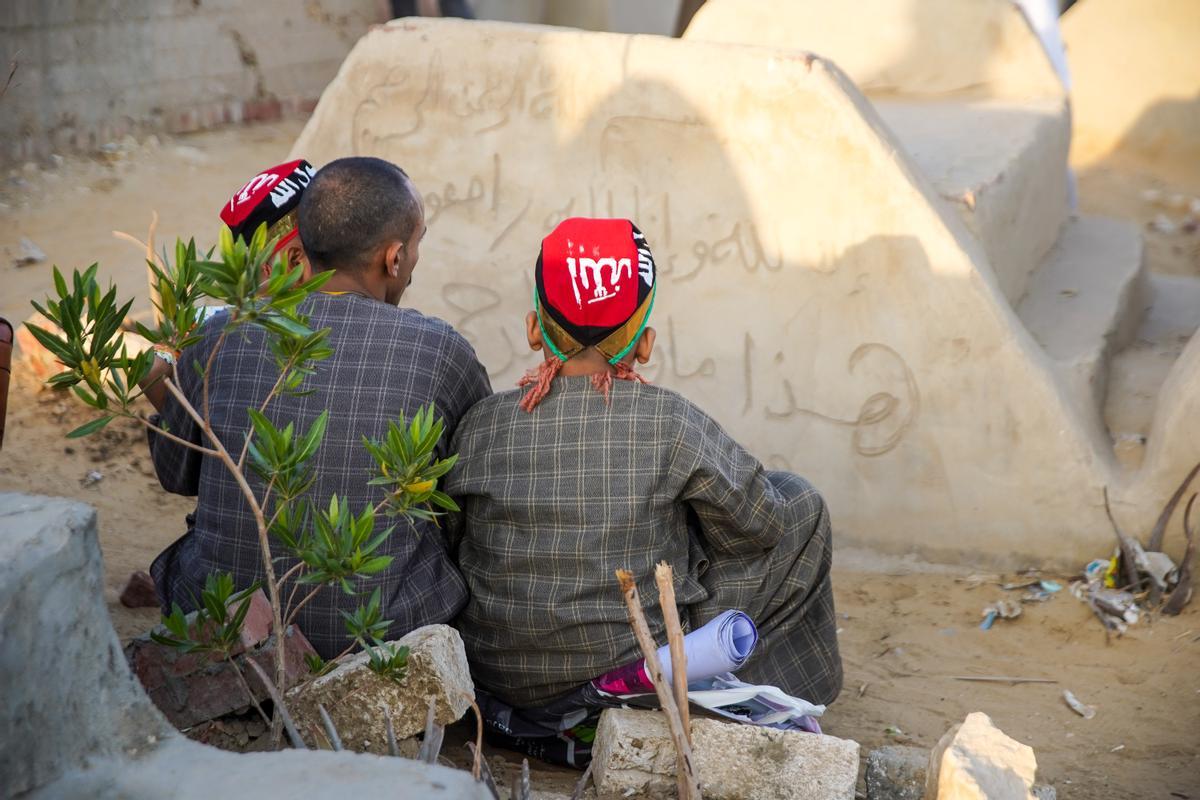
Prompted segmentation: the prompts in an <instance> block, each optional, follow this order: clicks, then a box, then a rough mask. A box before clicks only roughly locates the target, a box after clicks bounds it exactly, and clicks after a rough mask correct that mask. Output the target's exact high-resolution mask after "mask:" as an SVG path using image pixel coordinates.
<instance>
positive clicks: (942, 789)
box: [925, 711, 1037, 800]
mask: <svg viewBox="0 0 1200 800" xmlns="http://www.w3.org/2000/svg"><path fill="white" fill-rule="evenodd" d="M1036 773H1037V758H1036V757H1035V756H1034V754H1033V748H1031V747H1029V746H1028V745H1024V744H1021V743H1020V742H1018V741H1017V740H1015V739H1012V738H1010V737H1008V736H1006V735H1005V734H1004V732H1003V731H1001V730H1000V729H999V728H997V727H996V725H995V724H994V723H993V722H992V720H991V718H990V717H988V715H987V714H984V713H982V712H979V711H976V712H973V713H971V714H968V715H967V718H966V719H965V720H964V721H963V722H961V723H959V724H958V725H955V726H954V727H953V728H951V729H950V730H948V731H947V732H946V734H945V735H944V736H942V738H941V741H939V742H938V743H937V746H936V747H934V748H933V752H932V753H930V755H929V773H928V775H927V777H926V784H925V797H926V798H928V799H929V800H1033V798H1035V797H1036V795H1035V794H1034V793H1033V780H1034V775H1035V774H1036Z"/></svg>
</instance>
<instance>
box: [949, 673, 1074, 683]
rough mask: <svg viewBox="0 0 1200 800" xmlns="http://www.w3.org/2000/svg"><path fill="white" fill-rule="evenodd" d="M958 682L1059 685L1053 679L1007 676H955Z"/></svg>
mask: <svg viewBox="0 0 1200 800" xmlns="http://www.w3.org/2000/svg"><path fill="white" fill-rule="evenodd" d="M954 680H956V681H984V682H986V683H1012V684H1017V683H1058V681H1056V680H1054V679H1053V678H1010V677H1008V676H1007V675H955V676H954Z"/></svg>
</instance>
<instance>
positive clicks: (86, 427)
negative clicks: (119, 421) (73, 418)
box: [67, 417, 115, 439]
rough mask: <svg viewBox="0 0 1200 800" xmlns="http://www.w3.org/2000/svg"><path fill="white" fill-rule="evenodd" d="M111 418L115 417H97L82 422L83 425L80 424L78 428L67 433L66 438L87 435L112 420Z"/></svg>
mask: <svg viewBox="0 0 1200 800" xmlns="http://www.w3.org/2000/svg"><path fill="white" fill-rule="evenodd" d="M113 419H115V417H99V418H97V419H94V420H92V421H91V422H87V423H84V424H83V425H80V426H79V427H78V428H76V429H75V430H73V431H71V432H70V433H68V434H67V438H68V439H78V438H80V437H81V436H87V435H89V434H92V433H95V432H96V431H98V430H100V429H101V428H103V427H104V426H105V425H107V424H108V423H110V422H112V421H113Z"/></svg>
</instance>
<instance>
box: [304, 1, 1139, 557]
mask: <svg viewBox="0 0 1200 800" xmlns="http://www.w3.org/2000/svg"><path fill="white" fill-rule="evenodd" d="M1018 21H1020V22H1022V24H1023V20H1020V18H1018ZM1046 75H1047V76H1049V78H1050V79H1051V80H1052V79H1053V74H1052V73H1051V72H1050V71H1049V67H1048V66H1047V67H1046ZM293 154H294V155H296V156H304V157H306V158H309V159H310V160H312V161H314V163H325V162H327V161H329V160H331V159H333V158H337V157H339V156H344V155H353V154H358V155H376V156H381V157H385V158H389V159H391V160H393V161H395V162H397V163H399V164H401V165H402V166H403V167H405V169H406V170H408V171H409V173H410V174H411V175H412V176H413V177H414V179H415V181H416V183H417V185H418V186H419V187H420V188H421V189H422V190H423V191H424V192H425V203H426V215H427V217H426V218H427V222H428V224H429V226H430V233H429V235H428V237H427V238H426V240H425V244H424V245H423V248H422V262H421V265H420V267H419V268H418V270H417V273H416V276H415V280H414V284H413V287H412V289H411V290H410V292H411V293H410V295H407V296H406V297H407V298H408V302H411V303H412V304H413V305H414V306H416V307H419V308H421V309H422V310H425V311H428V312H430V313H434V314H437V315H439V316H443V317H444V318H446V319H448V320H449V321H450V322H451V323H452V324H454V325H456V326H457V327H458V328H459V329H460V330H462V331H463V332H464V333H465V334H466V336H467V337H468V338H469V339H470V340H471V341H472V343H473V344H474V345H475V347H476V349H477V351H478V353H479V355H480V357H481V359H482V360H483V361H484V363H485V364H486V365H487V366H488V368H489V370H490V372H491V374H492V378H493V382H494V384H495V385H496V386H497V387H500V388H503V387H505V386H508V385H511V384H512V383H513V382H514V381H515V379H516V378H517V377H518V376H519V375H520V373H521V372H522V370H524V369H525V368H527V367H529V366H531V365H532V364H533V363H534V357H533V355H532V354H530V353H528V352H527V351H526V349H525V347H524V345H523V344H522V341H523V339H522V334H521V319H522V317H523V315H524V313H525V311H526V310H527V309H528V307H529V301H528V297H529V295H530V291H531V288H530V275H531V272H532V264H533V261H534V259H535V257H536V254H537V248H538V245H539V242H540V239H541V237H542V236H544V235H545V234H546V233H547V232H548V231H549V230H550V229H551V227H553V225H554V224H556V222H557V221H558V220H560V219H562V218H563V217H565V216H569V215H597V216H603V215H609V214H612V215H627V216H630V217H632V218H635V219H636V220H637V222H638V223H639V225H640V226H641V227H642V228H643V230H644V231H645V232H646V234H647V237H648V239H649V241H650V244H651V246H652V248H653V249H654V251H655V254H656V259H657V261H658V263H659V265H660V276H661V278H660V279H661V287H660V294H659V299H658V301H657V306H656V308H655V312H654V320H653V323H652V324H654V325H655V326H656V327H657V328H658V330H659V333H660V339H659V347H658V352H657V354H656V357H655V359H654V363H653V364H652V368H651V369H650V370H648V375H649V376H650V377H651V378H652V379H653V380H655V381H657V382H659V383H662V384H664V385H666V386H669V387H671V388H675V389H678V390H679V391H681V392H683V393H685V394H686V395H688V396H689V397H691V398H693V399H695V400H696V401H697V402H699V403H701V404H702V405H703V406H704V407H705V408H706V409H708V410H709V411H710V412H711V413H713V414H714V415H715V416H716V417H717V419H718V420H720V421H721V422H722V424H724V425H725V426H726V427H727V428H729V429H730V430H731V431H732V432H733V433H734V435H736V436H737V437H738V438H739V439H741V440H742V441H744V442H746V443H747V445H749V446H750V447H751V448H752V449H753V450H754V452H756V453H757V454H758V455H759V456H760V457H761V458H762V459H763V460H764V461H765V462H766V463H767V464H769V465H771V466H776V467H783V468H789V469H793V470H796V471H798V472H800V473H802V474H805V475H807V476H808V477H809V478H810V479H812V480H813V481H814V482H815V483H816V484H817V485H818V486H819V487H820V488H821V490H822V491H823V492H824V493H825V494H826V496H827V497H828V498H829V501H830V504H831V507H832V509H833V513H834V515H835V520H836V522H835V525H836V527H837V529H838V531H839V535H840V537H841V539H842V540H843V541H847V542H854V543H865V544H870V545H872V546H875V547H878V548H882V549H886V550H893V551H910V550H916V551H919V552H922V553H924V554H925V555H929V556H933V557H949V558H955V559H959V558H961V557H962V554H963V553H969V554H970V557H971V558H972V559H974V560H976V561H992V562H995V563H1001V562H1003V563H1014V562H1016V561H1018V560H1022V559H1025V558H1026V557H1029V556H1036V557H1038V558H1039V559H1041V560H1043V561H1046V560H1058V561H1064V562H1066V561H1077V560H1078V559H1080V558H1084V557H1090V556H1091V555H1092V554H1094V553H1095V552H1096V549H1097V548H1101V549H1104V548H1107V547H1108V546H1109V543H1110V538H1109V533H1108V529H1107V522H1106V520H1105V517H1104V512H1103V506H1102V503H1101V500H1100V490H1101V487H1102V486H1103V485H1105V484H1106V483H1112V482H1113V481H1114V477H1113V473H1112V459H1111V454H1110V447H1109V444H1108V443H1107V442H1106V441H1103V440H1102V437H1101V436H1099V435H1098V434H1097V433H1096V431H1095V428H1094V426H1093V425H1091V424H1089V422H1088V420H1087V419H1085V418H1084V417H1083V416H1082V415H1081V414H1080V413H1079V410H1078V408H1077V407H1076V405H1075V404H1076V403H1077V402H1078V400H1077V398H1076V397H1075V395H1074V394H1073V393H1072V392H1071V391H1070V390H1069V387H1068V383H1069V382H1068V380H1067V378H1065V377H1063V376H1061V375H1060V374H1059V373H1058V372H1057V371H1056V370H1055V369H1054V366H1053V364H1052V363H1051V360H1050V359H1049V358H1048V356H1047V355H1046V353H1045V352H1044V351H1043V350H1042V348H1041V347H1040V346H1039V345H1038V344H1037V342H1035V341H1034V340H1033V339H1032V337H1031V336H1030V335H1029V334H1028V332H1027V331H1026V330H1025V328H1024V326H1023V325H1022V324H1021V323H1020V321H1019V320H1018V319H1017V318H1016V316H1015V314H1014V312H1013V310H1012V306H1011V304H1010V302H1009V300H1008V298H1007V297H1006V296H1005V293H1004V291H1003V289H1002V286H1001V285H1000V282H999V281H998V280H997V278H996V276H995V274H994V272H993V270H992V269H991V267H990V264H989V261H988V257H987V254H986V252H985V250H984V248H983V247H982V245H981V244H980V243H979V242H978V240H977V239H976V238H975V237H974V236H973V235H972V234H971V232H970V230H969V229H968V228H967V226H966V225H965V224H964V221H963V219H962V218H961V216H960V214H959V212H957V211H956V210H955V209H954V208H953V207H952V206H950V205H949V204H947V203H945V202H943V201H942V200H941V199H940V198H939V195H938V192H937V190H936V189H935V188H934V186H933V185H932V184H931V182H930V181H929V180H928V179H927V178H926V177H925V176H924V174H923V173H922V171H921V169H920V168H919V167H918V166H917V165H916V164H915V163H914V162H913V160H912V159H911V158H910V157H909V156H908V155H907V153H906V151H905V149H904V147H903V146H902V145H901V144H900V143H899V141H898V140H897V138H896V137H895V136H894V135H893V133H892V132H891V131H890V130H889V129H888V127H887V125H886V124H885V122H884V121H883V120H882V119H881V118H880V115H879V114H878V113H877V112H876V110H875V109H874V108H873V107H872V105H871V104H870V102H868V101H867V100H866V99H865V98H864V97H863V96H862V95H861V94H860V93H859V92H858V90H857V89H856V88H855V87H854V85H853V84H852V83H851V82H850V80H849V79H848V78H847V77H846V76H845V75H844V74H843V73H842V72H841V70H839V69H838V68H837V67H836V66H834V65H833V64H831V63H829V62H827V61H825V60H823V59H820V58H816V57H814V56H811V55H808V54H806V53H802V52H796V51H790V52H782V51H768V50H764V49H762V48H754V47H740V46H734V45H724V44H713V43H703V42H698V41H677V40H670V39H665V38H660V37H649V36H623V35H616V34H598V33H584V32H575V31H563V30H553V29H547V28H538V27H532V26H519V25H505V24H501V23H492V24H488V25H481V26H478V27H476V26H472V25H471V24H469V23H462V22H456V21H450V20H441V21H415V20H409V21H400V22H396V23H392V24H390V25H389V26H387V27H385V28H382V29H378V30H376V31H373V32H372V33H370V34H368V35H367V36H366V37H364V38H363V39H362V40H361V41H360V42H359V44H358V45H357V46H356V47H355V49H354V50H353V51H352V53H351V54H350V56H349V57H348V58H347V60H346V62H345V64H343V66H342V69H341V71H340V72H339V74H338V77H337V78H335V80H334V81H333V83H332V84H331V85H330V87H329V89H328V90H327V91H326V93H325V95H324V96H323V97H322V100H321V103H320V104H319V106H318V108H317V110H316V112H315V113H314V116H313V118H312V120H311V121H310V123H309V125H308V126H307V127H306V129H305V131H304V132H303V134H302V135H301V137H300V139H299V140H298V141H297V144H296V146H295V148H294V149H293ZM700 309H702V312H701V311H698V310H700ZM1114 493H1115V494H1119V490H1114Z"/></svg>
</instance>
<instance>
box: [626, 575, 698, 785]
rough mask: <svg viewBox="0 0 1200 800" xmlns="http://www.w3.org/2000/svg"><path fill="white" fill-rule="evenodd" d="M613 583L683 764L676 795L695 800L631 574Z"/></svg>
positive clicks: (684, 746) (679, 728)
mask: <svg viewBox="0 0 1200 800" xmlns="http://www.w3.org/2000/svg"><path fill="white" fill-rule="evenodd" d="M616 575H617V582H618V583H619V584H620V585H621V594H622V595H623V596H624V598H625V608H626V609H627V610H628V611H629V624H630V625H631V626H632V627H633V635H634V636H635V637H637V642H638V646H639V647H641V649H642V656H643V657H645V659H646V669H647V670H648V671H649V672H650V680H651V681H652V682H653V683H654V691H655V693H656V694H657V695H658V703H659V705H661V706H662V710H663V713H664V714H666V716H667V728H668V729H669V730H670V732H671V740H672V741H674V742H675V751H676V752H677V753H679V757H680V762H681V765H682V767H683V774H684V776H685V779H686V780H685V782H684V783H683V785H682V787H681V788H682V790H683V791H682V792H681V794H680V797H681V798H682V800H699V798H700V784H699V782H698V781H697V780H696V772H695V769H694V768H693V765H692V747H691V745H690V744H688V740H687V736H686V735H685V734H684V731H683V722H682V721H680V719H679V708H678V707H677V706H676V705H675V696H674V694H673V693H672V692H671V689H670V688H669V687H668V686H667V682H666V679H665V678H664V677H663V673H662V664H660V663H659V661H658V648H657V647H655V645H654V638H653V637H652V636H651V635H650V626H649V625H647V624H646V615H645V614H643V613H642V601H641V598H640V597H639V596H638V590H637V584H636V583H634V580H633V573H631V572H630V571H629V570H627V569H619V570H617V571H616Z"/></svg>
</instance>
